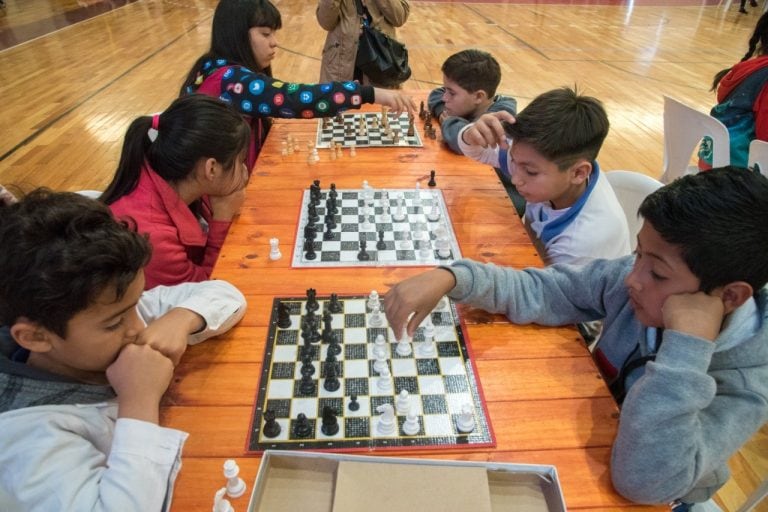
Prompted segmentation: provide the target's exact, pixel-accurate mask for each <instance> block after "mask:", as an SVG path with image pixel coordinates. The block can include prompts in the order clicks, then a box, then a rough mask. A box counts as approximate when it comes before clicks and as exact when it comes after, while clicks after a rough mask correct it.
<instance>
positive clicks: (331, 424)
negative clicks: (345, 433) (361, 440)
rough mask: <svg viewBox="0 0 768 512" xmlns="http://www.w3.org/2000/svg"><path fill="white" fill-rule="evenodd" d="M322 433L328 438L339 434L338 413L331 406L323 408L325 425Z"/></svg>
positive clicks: (321, 428) (321, 429)
mask: <svg viewBox="0 0 768 512" xmlns="http://www.w3.org/2000/svg"><path fill="white" fill-rule="evenodd" d="M320 431H321V432H322V433H323V434H325V435H327V436H334V435H336V434H337V433H338V432H339V421H338V420H337V419H336V411H334V410H333V409H331V408H330V407H329V406H327V405H326V406H325V407H323V424H322V426H321V427H320Z"/></svg>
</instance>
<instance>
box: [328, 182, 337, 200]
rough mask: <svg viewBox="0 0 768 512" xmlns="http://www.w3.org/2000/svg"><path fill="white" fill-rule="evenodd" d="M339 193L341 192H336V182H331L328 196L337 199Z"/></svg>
mask: <svg viewBox="0 0 768 512" xmlns="http://www.w3.org/2000/svg"><path fill="white" fill-rule="evenodd" d="M338 195H339V193H338V192H336V184H335V183H331V190H330V191H328V197H331V198H333V199H336V196H338Z"/></svg>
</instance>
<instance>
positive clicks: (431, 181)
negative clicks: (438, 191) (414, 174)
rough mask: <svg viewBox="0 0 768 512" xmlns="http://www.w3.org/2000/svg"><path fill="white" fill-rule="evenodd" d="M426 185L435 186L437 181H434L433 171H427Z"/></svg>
mask: <svg viewBox="0 0 768 512" xmlns="http://www.w3.org/2000/svg"><path fill="white" fill-rule="evenodd" d="M427 185H428V186H430V187H436V186H437V182H436V181H435V171H429V181H428V182H427Z"/></svg>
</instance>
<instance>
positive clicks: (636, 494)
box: [611, 465, 691, 505]
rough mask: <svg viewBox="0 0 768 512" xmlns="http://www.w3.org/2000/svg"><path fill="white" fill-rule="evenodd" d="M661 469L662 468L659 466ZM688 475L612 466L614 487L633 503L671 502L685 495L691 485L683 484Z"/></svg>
mask: <svg viewBox="0 0 768 512" xmlns="http://www.w3.org/2000/svg"><path fill="white" fill-rule="evenodd" d="M658 469H661V468H658ZM683 480H685V481H687V480H688V478H686V475H677V476H674V475H666V476H664V475H661V474H660V472H658V471H653V472H651V471H648V470H647V469H646V470H645V471H636V470H631V469H629V468H626V467H616V466H615V465H614V466H612V467H611V483H612V484H613V488H614V489H615V490H616V492H618V493H619V494H621V495H622V496H624V497H625V498H627V499H628V500H630V501H632V502H633V503H641V504H644V505H654V504H659V503H670V502H672V501H674V500H676V499H679V498H681V497H683V496H685V495H686V494H687V493H688V492H689V491H690V488H691V485H685V486H683V485H681V483H682V481H683Z"/></svg>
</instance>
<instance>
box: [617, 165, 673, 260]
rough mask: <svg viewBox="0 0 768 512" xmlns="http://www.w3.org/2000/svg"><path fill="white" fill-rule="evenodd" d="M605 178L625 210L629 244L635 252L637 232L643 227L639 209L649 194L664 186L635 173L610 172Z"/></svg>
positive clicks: (648, 177)
mask: <svg viewBox="0 0 768 512" xmlns="http://www.w3.org/2000/svg"><path fill="white" fill-rule="evenodd" d="M605 177H606V178H607V179H608V183H610V184H611V187H613V191H614V192H615V193H616V198H617V199H618V200H619V204H620V205H621V209H622V210H624V216H625V217H626V218H627V225H629V243H630V246H631V248H632V250H633V251H634V250H635V246H636V245H637V232H638V231H640V228H641V227H642V225H643V221H642V220H641V219H639V218H638V217H637V209H638V208H639V207H640V203H642V202H643V199H645V198H646V196H647V195H648V194H650V193H651V192H653V191H654V190H656V189H658V188H659V187H662V186H664V184H663V183H662V182H660V181H658V180H655V179H653V178H651V177H650V176H647V175H645V174H642V173H639V172H634V171H608V172H606V173H605Z"/></svg>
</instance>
